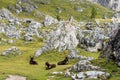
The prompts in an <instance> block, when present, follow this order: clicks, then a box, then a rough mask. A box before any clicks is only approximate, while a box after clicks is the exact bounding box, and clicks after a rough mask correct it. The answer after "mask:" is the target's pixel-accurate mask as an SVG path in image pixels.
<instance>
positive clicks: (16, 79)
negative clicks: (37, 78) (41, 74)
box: [5, 75, 26, 80]
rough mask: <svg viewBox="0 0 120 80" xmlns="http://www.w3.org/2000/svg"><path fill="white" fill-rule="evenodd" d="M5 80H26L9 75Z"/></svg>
mask: <svg viewBox="0 0 120 80" xmlns="http://www.w3.org/2000/svg"><path fill="white" fill-rule="evenodd" d="M5 80H26V77H23V76H18V75H9V76H8V78H6V79H5Z"/></svg>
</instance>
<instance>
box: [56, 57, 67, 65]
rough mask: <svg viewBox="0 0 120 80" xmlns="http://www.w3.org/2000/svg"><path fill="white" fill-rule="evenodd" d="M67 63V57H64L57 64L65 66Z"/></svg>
mask: <svg viewBox="0 0 120 80" xmlns="http://www.w3.org/2000/svg"><path fill="white" fill-rule="evenodd" d="M67 62H68V57H65V59H64V60H63V61H60V62H58V63H57V64H58V65H65V64H67Z"/></svg>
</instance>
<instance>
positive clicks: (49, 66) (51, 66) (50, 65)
mask: <svg viewBox="0 0 120 80" xmlns="http://www.w3.org/2000/svg"><path fill="white" fill-rule="evenodd" d="M45 66H46V70H48V69H52V68H55V67H56V65H55V64H50V63H48V62H46V63H45Z"/></svg>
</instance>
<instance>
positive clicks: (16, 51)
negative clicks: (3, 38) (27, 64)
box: [1, 46, 22, 57]
mask: <svg viewBox="0 0 120 80" xmlns="http://www.w3.org/2000/svg"><path fill="white" fill-rule="evenodd" d="M21 54H22V51H21V50H20V49H18V48H17V47H15V46H12V47H11V48H9V49H7V50H5V51H3V52H2V53H1V55H2V56H8V57H11V56H16V55H21Z"/></svg>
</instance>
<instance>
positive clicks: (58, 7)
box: [0, 0, 112, 20]
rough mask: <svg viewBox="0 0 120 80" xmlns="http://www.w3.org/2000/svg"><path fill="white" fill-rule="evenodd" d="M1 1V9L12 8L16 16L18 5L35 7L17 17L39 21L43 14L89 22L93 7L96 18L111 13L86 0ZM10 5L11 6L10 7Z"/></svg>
mask: <svg viewBox="0 0 120 80" xmlns="http://www.w3.org/2000/svg"><path fill="white" fill-rule="evenodd" d="M25 1H26V0H20V1H15V0H10V1H9V0H4V1H3V0H2V1H1V3H0V4H1V6H0V8H2V7H7V8H8V6H9V7H12V9H11V8H10V9H11V11H13V12H14V14H16V13H15V12H16V11H15V10H16V7H17V6H16V4H19V5H20V6H22V7H24V5H28V4H30V5H28V6H29V7H31V6H36V9H34V10H33V11H32V12H26V11H22V12H20V13H19V14H17V16H19V17H29V18H30V17H31V18H34V19H37V20H41V19H43V17H44V14H47V15H50V16H53V17H54V18H58V17H59V18H60V19H66V20H67V19H69V18H70V16H73V17H74V18H75V19H76V20H89V19H90V16H91V10H92V7H93V6H94V7H95V8H96V9H97V13H98V14H97V18H102V17H103V15H105V14H107V16H108V17H110V16H111V14H109V13H111V12H112V11H110V10H108V9H106V8H104V7H102V6H100V5H97V4H94V3H91V2H89V1H86V0H75V1H72V0H28V1H26V2H25ZM11 5H12V6H11Z"/></svg>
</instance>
